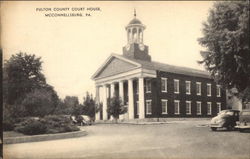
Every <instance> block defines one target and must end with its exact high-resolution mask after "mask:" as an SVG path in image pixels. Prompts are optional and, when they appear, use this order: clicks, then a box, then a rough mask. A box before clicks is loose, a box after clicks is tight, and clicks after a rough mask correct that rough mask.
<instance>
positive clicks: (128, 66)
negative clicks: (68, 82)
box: [92, 55, 140, 79]
mask: <svg viewBox="0 0 250 159" xmlns="http://www.w3.org/2000/svg"><path fill="white" fill-rule="evenodd" d="M138 66H140V64H137V63H135V62H132V61H130V60H128V59H125V58H122V57H120V56H114V55H112V56H111V57H109V58H108V59H107V61H106V62H105V63H104V64H103V65H102V66H101V67H100V68H99V70H97V72H96V73H95V74H94V75H93V77H92V78H93V79H96V78H102V77H108V76H112V75H116V74H119V73H123V72H126V71H130V70H132V69H135V68H138Z"/></svg>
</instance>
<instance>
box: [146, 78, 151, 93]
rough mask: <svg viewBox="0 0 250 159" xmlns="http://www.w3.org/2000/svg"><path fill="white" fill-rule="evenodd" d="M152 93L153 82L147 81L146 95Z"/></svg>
mask: <svg viewBox="0 0 250 159" xmlns="http://www.w3.org/2000/svg"><path fill="white" fill-rule="evenodd" d="M150 92H151V81H150V79H146V93H150Z"/></svg>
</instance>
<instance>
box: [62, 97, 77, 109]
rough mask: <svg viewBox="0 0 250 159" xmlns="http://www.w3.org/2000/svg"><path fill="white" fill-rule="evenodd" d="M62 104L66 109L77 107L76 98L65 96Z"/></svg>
mask: <svg viewBox="0 0 250 159" xmlns="http://www.w3.org/2000/svg"><path fill="white" fill-rule="evenodd" d="M64 104H65V105H67V106H68V107H74V106H77V105H79V100H78V97H76V96H66V97H65V98H64Z"/></svg>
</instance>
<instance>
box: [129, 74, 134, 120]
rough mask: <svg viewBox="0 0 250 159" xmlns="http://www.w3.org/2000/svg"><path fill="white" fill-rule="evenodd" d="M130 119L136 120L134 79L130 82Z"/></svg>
mask: <svg viewBox="0 0 250 159" xmlns="http://www.w3.org/2000/svg"><path fill="white" fill-rule="evenodd" d="M128 118H129V119H134V92H133V79H129V80H128Z"/></svg>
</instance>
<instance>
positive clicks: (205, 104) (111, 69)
mask: <svg viewBox="0 0 250 159" xmlns="http://www.w3.org/2000/svg"><path fill="white" fill-rule="evenodd" d="M145 28H146V27H145V25H143V24H142V23H141V21H140V20H139V19H137V18H136V15H135V17H134V19H132V20H131V21H130V23H129V24H128V25H127V26H126V28H125V29H126V32H127V39H128V40H127V41H128V42H127V45H126V46H124V47H123V54H122V55H118V54H111V55H110V56H109V57H108V58H107V60H106V61H105V62H104V64H103V65H102V66H101V67H100V68H99V69H98V70H97V71H96V72H95V74H94V75H93V76H92V79H93V80H94V81H95V84H96V99H97V100H99V102H102V103H103V109H102V111H101V112H98V113H97V114H96V120H108V119H109V118H110V117H109V115H108V114H107V112H106V109H107V100H106V99H107V98H109V97H112V96H114V95H117V96H120V97H121V99H122V101H123V102H124V104H125V105H127V107H128V112H127V113H126V114H124V115H122V116H120V117H119V118H122V119H135V118H139V119H144V118H167V117H210V116H215V115H216V114H217V112H219V111H220V110H222V109H225V108H226V92H225V90H223V89H221V87H220V86H219V85H217V84H216V83H215V82H214V81H213V79H211V78H210V76H209V74H208V72H205V71H201V70H196V69H192V68H186V67H179V66H173V65H168V64H164V63H159V62H155V61H152V60H151V56H150V55H149V53H148V46H146V45H144V43H143V31H144V30H145ZM100 88H101V89H100ZM100 94H102V97H103V100H102V101H100Z"/></svg>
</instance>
